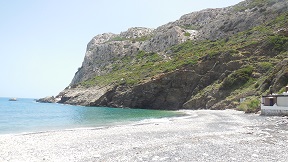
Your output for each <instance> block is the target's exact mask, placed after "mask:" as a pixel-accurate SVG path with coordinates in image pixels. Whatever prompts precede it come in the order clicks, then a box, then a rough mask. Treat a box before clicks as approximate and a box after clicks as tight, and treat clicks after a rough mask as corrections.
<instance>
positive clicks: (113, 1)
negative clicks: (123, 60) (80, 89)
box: [0, 0, 242, 98]
mask: <svg viewBox="0 0 288 162" xmlns="http://www.w3.org/2000/svg"><path fill="white" fill-rule="evenodd" d="M241 1H242V0H229V1H227V0H201V1H199V0H121V1H120V0H118V1H117V0H25V1H24V0H0V97H18V98H40V97H46V96H52V95H54V96H55V95H57V94H58V93H59V92H60V91H62V90H63V89H64V88H65V87H67V86H68V85H69V84H70V82H71V80H72V78H73V77H74V74H75V72H76V71H77V69H78V68H79V67H81V65H82V61H83V59H84V56H85V51H86V46H87V43H88V42H89V41H90V40H91V39H92V38H93V37H94V36H96V35H98V34H102V33H107V32H112V33H115V34H119V33H120V32H121V31H126V30H127V29H128V28H130V27H148V28H157V27H158V26H161V25H164V24H166V23H168V22H171V21H175V20H177V19H179V18H180V17H181V16H182V15H184V14H187V13H190V12H193V11H199V10H202V9H206V8H220V7H226V6H231V5H234V4H237V3H239V2H241Z"/></svg>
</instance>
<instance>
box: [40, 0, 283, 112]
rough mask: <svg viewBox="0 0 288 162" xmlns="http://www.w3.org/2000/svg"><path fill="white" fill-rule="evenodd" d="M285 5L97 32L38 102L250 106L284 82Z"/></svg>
mask: <svg viewBox="0 0 288 162" xmlns="http://www.w3.org/2000/svg"><path fill="white" fill-rule="evenodd" d="M287 11H288V1H287V0H261V1H258V0H246V1H243V2H241V3H239V4H237V5H235V6H230V7H226V8H218V9H205V10H202V11H198V12H192V13H189V14H186V15H183V16H182V17H181V18H180V19H179V20H177V21H175V22H170V23H167V24H165V25H162V26H160V27H158V28H156V29H149V28H143V27H134V28H130V29H128V30H127V31H124V32H121V33H120V34H113V33H104V34H100V35H97V36H95V37H94V38H92V40H91V41H90V42H89V43H88V45H87V50H86V54H85V57H84V61H83V63H82V66H81V67H80V68H79V69H78V71H77V72H76V73H75V76H74V78H73V80H72V82H71V84H70V85H69V86H68V87H66V88H65V89H64V90H63V91H62V92H60V93H59V94H58V95H57V96H56V97H47V98H44V99H39V100H38V101H39V102H58V103H64V104H74V105H85V106H108V107H129V108H145V109H169V110H176V109H226V108H236V107H238V109H242V110H244V111H247V112H249V111H256V110H257V109H258V107H257V102H259V96H260V95H262V94H265V93H267V92H268V91H269V87H272V90H273V91H274V92H279V91H281V88H282V87H284V86H285V85H287V83H288V64H287V62H288V59H286V57H287V55H288V52H287V51H288V34H287V33H288V12H287ZM244 98H245V99H246V101H245V102H241V103H240V102H239V100H240V99H244ZM255 105H256V106H255ZM251 107H252V109H251Z"/></svg>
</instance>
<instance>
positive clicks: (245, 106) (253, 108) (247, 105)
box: [237, 96, 260, 113]
mask: <svg viewBox="0 0 288 162" xmlns="http://www.w3.org/2000/svg"><path fill="white" fill-rule="evenodd" d="M237 109H238V110H240V111H244V112H245V113H256V112H258V111H259V110H260V99H259V98H258V97H257V96H255V97H252V98H248V99H246V100H245V101H244V102H242V103H240V105H239V106H238V108H237Z"/></svg>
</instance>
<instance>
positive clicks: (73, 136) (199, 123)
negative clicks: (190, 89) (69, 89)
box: [0, 110, 288, 162]
mask: <svg viewBox="0 0 288 162" xmlns="http://www.w3.org/2000/svg"><path fill="white" fill-rule="evenodd" d="M183 112H185V113H186V114H187V115H186V116H182V117H172V118H161V119H153V120H152V119H151V120H144V121H141V122H134V123H130V124H126V125H118V126H110V127H109V126H107V127H95V128H81V129H80V128H79V129H66V130H61V131H48V132H34V133H22V134H5V135H0V150H1V151H0V161H1V162H3V161H29V162H31V161H111V162H112V161H259V162H260V161H261V162H262V161H283V162H284V161H287V160H288V154H287V153H286V152H287V150H288V138H287V137H288V126H287V123H288V119H287V117H264V116H260V115H259V114H244V113H243V112H240V111H235V110H196V111H192V110H183Z"/></svg>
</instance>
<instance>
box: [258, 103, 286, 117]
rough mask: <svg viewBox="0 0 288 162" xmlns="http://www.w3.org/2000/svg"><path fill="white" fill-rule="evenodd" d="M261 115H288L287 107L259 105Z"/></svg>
mask: <svg viewBox="0 0 288 162" xmlns="http://www.w3.org/2000/svg"><path fill="white" fill-rule="evenodd" d="M261 115H265V116H284V115H285V116H288V107H281V106H276V105H274V106H263V105H261Z"/></svg>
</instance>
